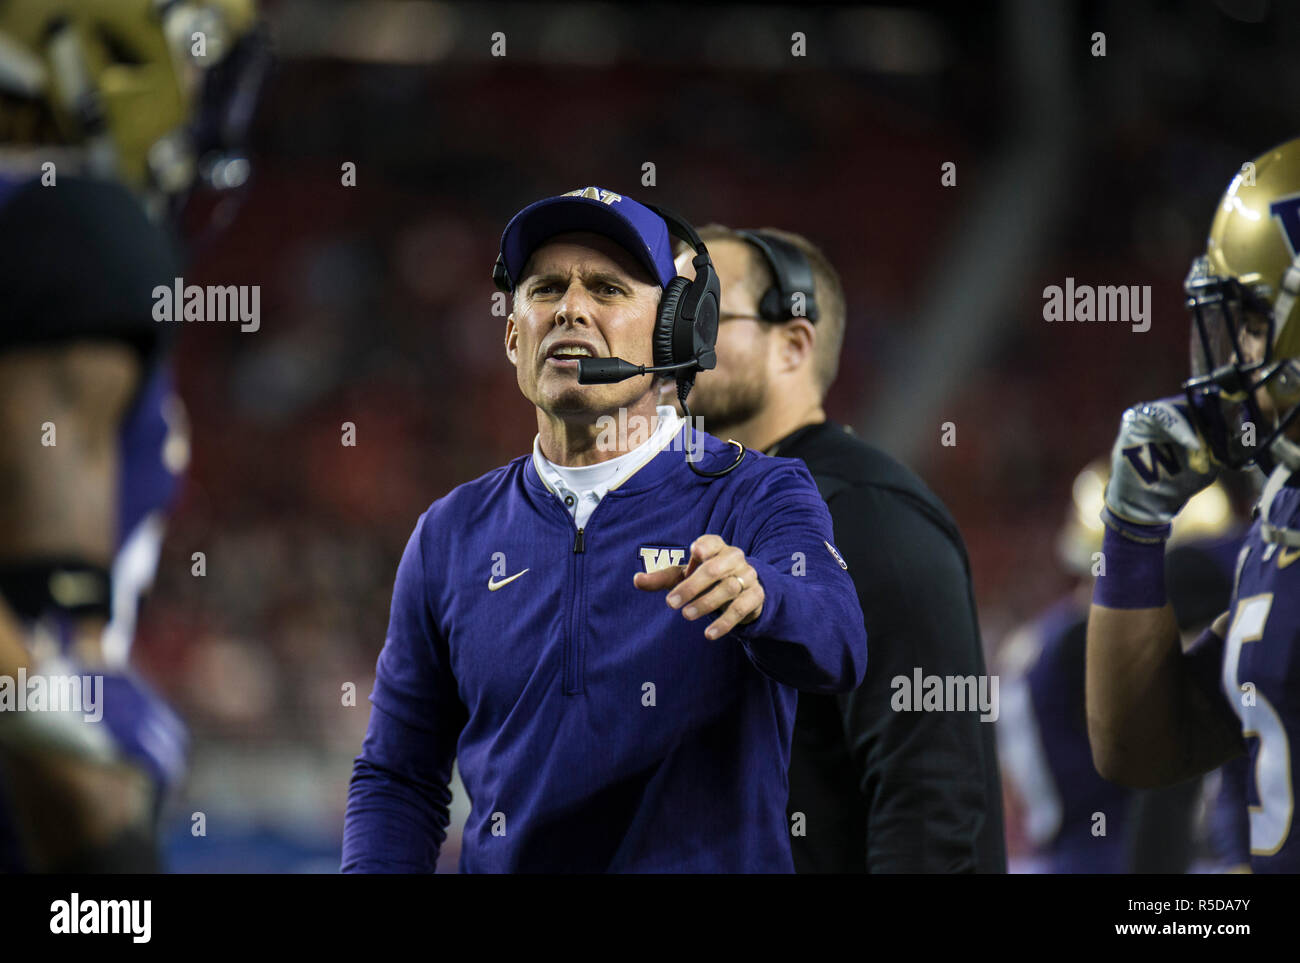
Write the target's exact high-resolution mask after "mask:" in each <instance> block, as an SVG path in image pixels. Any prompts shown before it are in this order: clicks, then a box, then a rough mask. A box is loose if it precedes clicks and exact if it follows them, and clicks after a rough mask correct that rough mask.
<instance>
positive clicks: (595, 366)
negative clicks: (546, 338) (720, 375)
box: [578, 351, 717, 385]
mask: <svg viewBox="0 0 1300 963" xmlns="http://www.w3.org/2000/svg"><path fill="white" fill-rule="evenodd" d="M706 362H707V363H706ZM716 363H717V361H716V356H715V355H714V353H713V352H712V351H709V352H708V356H707V357H701V358H700V359H698V360H696V359H694V358H693V359H691V360H690V361H683V362H682V363H681V364H661V365H644V364H632V362H630V361H624V360H623V359H622V358H579V359H578V384H580V385H612V384H615V383H617V382H619V381H626V380H627V379H628V378H635V377H636V376H637V375H643V374H666V373H667V372H669V371H678V370H680V369H681V368H694V367H700V368H703V369H705V370H707V369H709V368H712V367H713V366H714V365H715V364H716Z"/></svg>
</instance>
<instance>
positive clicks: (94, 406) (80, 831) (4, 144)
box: [0, 0, 265, 872]
mask: <svg viewBox="0 0 1300 963" xmlns="http://www.w3.org/2000/svg"><path fill="white" fill-rule="evenodd" d="M252 14H253V9H252V5H251V2H247V0H222V2H205V3H197V2H180V3H173V4H166V5H159V4H156V3H153V2H151V0H121V2H116V3H111V4H106V3H97V2H94V0H42V2H33V3H26V4H0V419H2V423H0V477H3V478H4V481H5V485H6V492H5V496H4V497H3V498H0V674H3V675H4V676H5V677H6V681H7V682H8V687H7V692H8V699H7V700H5V701H0V868H4V869H9V870H19V871H22V870H51V871H71V872H78V871H83V872H84V871H115V872H131V871H150V870H156V869H157V868H158V866H159V862H158V859H157V849H156V830H157V821H158V816H159V813H160V805H161V802H162V799H163V794H164V791H165V789H166V788H167V787H168V786H169V785H170V784H172V783H174V781H175V780H176V778H177V777H178V776H179V774H180V772H181V769H182V762H183V749H184V741H185V733H184V728H183V726H182V724H181V723H180V721H179V720H178V719H177V718H176V717H175V715H174V714H173V713H171V711H170V710H169V709H168V708H167V707H166V706H165V704H163V702H162V701H161V700H160V699H159V698H158V697H157V696H156V695H155V694H153V693H152V692H151V691H150V690H149V688H148V687H147V686H146V685H145V684H144V683H143V682H142V680H140V679H139V677H138V676H136V675H135V674H134V673H133V672H132V671H131V669H130V666H129V653H130V645H131V641H132V638H133V637H134V634H135V619H136V610H137V607H138V604H139V601H140V598H141V596H142V595H143V593H144V592H145V591H146V590H147V589H148V587H149V584H150V583H151V581H152V577H153V572H154V569H155V567H156V564H157V560H158V552H159V549H160V546H161V540H162V516H163V513H164V511H165V509H166V507H167V506H168V505H169V503H170V501H171V500H172V497H173V495H174V492H175V489H176V485H177V478H178V475H179V472H180V471H181V469H182V468H183V467H184V464H185V461H186V460H187V451H188V439H187V436H186V431H185V425H184V417H183V409H181V407H180V405H179V401H178V400H177V399H176V397H175V394H174V391H173V390H172V384H171V381H172V375H171V370H170V364H169V361H168V350H167V349H168V344H169V341H170V338H169V335H170V334H171V333H172V332H171V331H170V330H169V328H168V326H165V325H159V324H157V323H156V322H155V321H154V320H153V318H152V311H151V308H152V298H151V295H152V291H153V289H154V287H155V286H157V285H158V284H170V283H171V282H172V280H173V279H174V278H175V277H176V276H177V275H178V274H179V273H180V272H179V260H178V252H177V249H176V245H175V244H174V240H173V237H172V236H171V234H170V232H169V231H168V230H166V229H165V227H164V226H163V225H164V224H165V223H166V222H167V221H168V220H170V219H171V217H174V216H178V215H179V214H180V213H181V211H182V209H183V202H184V200H185V198H186V197H187V196H188V195H189V192H190V189H191V187H192V186H193V185H194V184H195V183H196V181H207V182H210V183H212V184H213V186H227V185H234V184H235V183H237V182H238V181H239V180H241V179H242V176H243V173H244V172H245V171H246V166H247V165H246V162H243V161H242V160H241V159H240V158H239V157H238V156H237V155H233V154H231V153H229V152H228V151H226V150H223V149H221V145H222V144H223V143H224V142H226V141H228V140H229V139H230V138H232V135H236V134H237V133H238V132H239V131H240V130H241V129H242V123H243V122H244V121H246V120H247V114H248V109H247V95H249V94H250V93H251V92H253V91H255V87H254V86H251V85H255V84H256V83H257V82H260V77H261V74H262V72H263V70H264V66H265V54H264V51H265V44H264V40H263V37H262V36H261V35H260V33H259V31H258V30H257V29H256V23H255V21H254V19H253V16H252ZM232 105H233V106H232ZM20 673H25V674H27V676H28V679H29V680H30V679H31V678H33V677H39V678H41V679H44V680H47V682H50V680H53V679H56V678H62V679H66V678H69V677H73V676H80V677H89V678H91V679H94V680H98V685H99V686H102V688H97V687H96V686H94V685H92V687H91V692H88V693H83V698H96V697H97V698H98V702H99V705H98V710H99V712H100V713H102V718H101V719H99V720H98V721H95V720H94V719H93V716H94V714H95V713H94V712H93V711H92V712H90V713H86V712H54V711H31V710H30V709H29V711H20V709H21V708H22V705H21V701H22V700H21V699H15V698H14V696H15V692H16V688H17V687H19V686H21V685H22V683H21V682H18V683H17V685H15V682H16V681H17V680H16V677H18V676H20ZM50 684H53V683H52V682H50Z"/></svg>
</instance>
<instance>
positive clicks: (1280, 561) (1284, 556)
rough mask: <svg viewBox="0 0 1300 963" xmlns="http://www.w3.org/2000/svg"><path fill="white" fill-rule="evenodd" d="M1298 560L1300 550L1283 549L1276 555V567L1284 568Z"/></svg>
mask: <svg viewBox="0 0 1300 963" xmlns="http://www.w3.org/2000/svg"><path fill="white" fill-rule="evenodd" d="M1297 558H1300V548H1284V549H1281V550H1280V551H1279V552H1278V553H1277V567H1278V568H1286V567H1287V566H1288V565H1290V564H1291V563H1292V562H1294V561H1295V560H1296V559H1297Z"/></svg>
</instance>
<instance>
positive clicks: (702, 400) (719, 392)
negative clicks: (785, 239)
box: [677, 239, 774, 432]
mask: <svg viewBox="0 0 1300 963" xmlns="http://www.w3.org/2000/svg"><path fill="white" fill-rule="evenodd" d="M755 256H756V255H755V254H753V253H752V251H751V248H750V247H749V245H748V244H742V243H740V242H738V241H732V240H725V239H722V240H716V241H710V242H709V257H710V259H711V260H712V261H713V267H714V269H715V270H716V271H717V272H718V281H719V282H720V283H721V288H722V290H721V294H722V297H721V300H720V301H719V303H718V308H719V324H718V343H717V347H716V351H717V356H718V364H717V367H715V368H713V369H712V370H709V371H701V372H700V373H699V374H698V375H697V376H696V379H695V390H694V391H693V392H692V393H691V398H690V403H691V408H692V411H693V413H694V414H697V415H699V416H700V417H702V418H703V419H704V428H705V430H706V431H709V432H714V431H715V430H722V429H724V428H727V427H729V426H731V425H736V424H739V423H741V422H744V421H748V420H749V419H750V418H753V417H754V416H755V415H756V414H757V413H758V412H760V411H761V410H762V409H763V408H764V407H765V406H766V405H767V403H768V397H769V389H768V385H769V380H770V375H769V365H770V364H771V359H772V353H773V348H774V342H773V338H772V328H773V325H771V324H767V323H765V322H764V321H762V320H761V319H760V318H759V317H758V299H759V296H760V295H759V292H756V291H754V290H752V285H751V283H750V281H749V274H750V258H751V257H755ZM692 257H693V254H692V253H691V252H687V253H685V254H682V255H681V256H679V257H678V258H677V271H678V273H680V274H681V275H682V276H683V277H689V278H693V277H695V268H694V267H693V266H692V265H691V258H692Z"/></svg>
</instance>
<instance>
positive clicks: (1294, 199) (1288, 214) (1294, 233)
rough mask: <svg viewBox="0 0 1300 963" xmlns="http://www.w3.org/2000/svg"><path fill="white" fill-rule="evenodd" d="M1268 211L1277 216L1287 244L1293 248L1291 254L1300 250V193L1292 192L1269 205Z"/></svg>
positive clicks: (1293, 255) (1294, 254) (1293, 254)
mask: <svg viewBox="0 0 1300 963" xmlns="http://www.w3.org/2000/svg"><path fill="white" fill-rule="evenodd" d="M1268 212H1269V213H1270V214H1272V215H1273V217H1275V218H1277V222H1278V226H1280V227H1281V228H1282V236H1283V237H1285V238H1286V246H1287V247H1288V248H1290V249H1291V256H1292V257H1295V256H1296V252H1300V194H1292V195H1291V196H1289V197H1284V198H1282V199H1281V200H1277V201H1274V202H1273V203H1272V204H1270V205H1269V206H1268Z"/></svg>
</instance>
